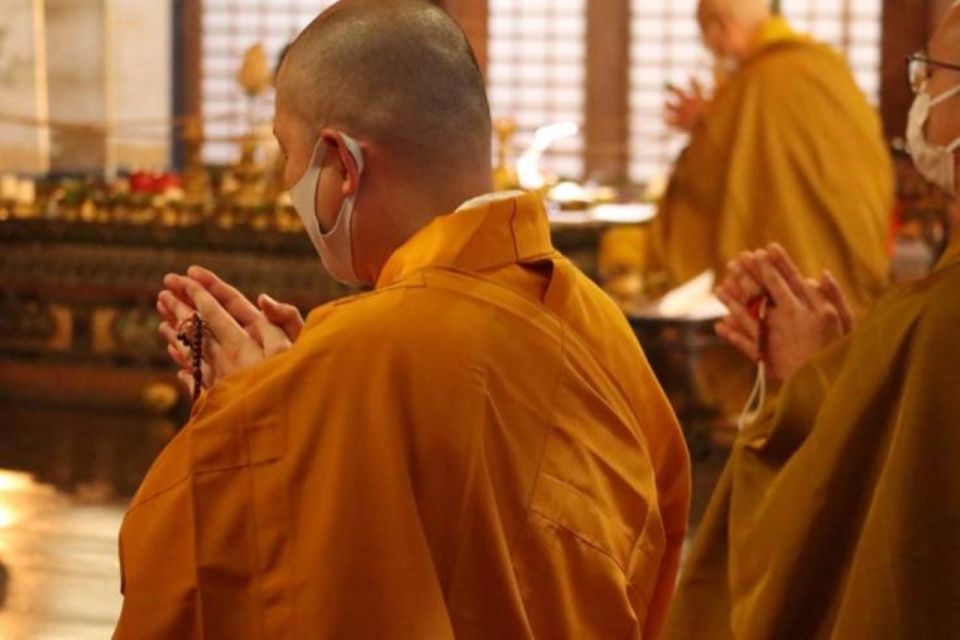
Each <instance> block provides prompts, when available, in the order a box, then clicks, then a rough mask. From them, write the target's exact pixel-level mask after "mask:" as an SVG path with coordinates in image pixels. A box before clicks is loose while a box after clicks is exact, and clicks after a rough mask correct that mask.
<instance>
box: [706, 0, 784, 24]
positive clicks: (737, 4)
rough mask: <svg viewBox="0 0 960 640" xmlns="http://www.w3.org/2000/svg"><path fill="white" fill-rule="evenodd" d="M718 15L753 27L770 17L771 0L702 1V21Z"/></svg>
mask: <svg viewBox="0 0 960 640" xmlns="http://www.w3.org/2000/svg"><path fill="white" fill-rule="evenodd" d="M718 14H719V15H723V16H726V17H728V18H731V19H733V20H736V21H738V22H740V23H742V24H746V25H753V24H756V23H757V22H762V21H764V20H766V19H767V18H769V17H770V0H700V8H699V9H698V11H697V15H699V16H700V18H701V20H702V19H703V18H704V17H705V16H709V15H718Z"/></svg>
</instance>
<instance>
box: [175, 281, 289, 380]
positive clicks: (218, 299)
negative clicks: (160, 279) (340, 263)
mask: <svg viewBox="0 0 960 640" xmlns="http://www.w3.org/2000/svg"><path fill="white" fill-rule="evenodd" d="M164 286H165V287H166V289H165V290H164V291H162V292H161V293H160V295H159V296H158V298H157V311H158V312H159V313H160V315H161V317H162V318H163V322H162V323H161V325H160V333H161V335H163V337H164V338H165V339H166V340H167V343H168V344H167V351H168V353H169V354H170V356H171V358H173V360H174V362H176V363H177V364H178V365H180V367H181V368H182V371H181V372H180V374H179V376H180V379H181V380H182V381H183V382H184V383H185V384H186V385H187V387H188V388H190V389H191V390H192V387H193V375H192V369H193V364H192V362H191V358H190V353H189V350H188V349H187V348H186V347H185V346H184V345H182V344H181V343H180V341H179V340H178V338H177V333H178V331H177V329H178V327H179V326H180V325H181V324H182V323H183V322H184V321H185V320H189V319H190V318H191V317H192V316H193V314H194V313H195V312H199V313H200V315H201V316H202V317H203V319H204V321H205V323H206V328H207V334H206V336H205V346H204V349H203V352H204V353H203V363H202V379H203V386H204V388H210V387H211V386H213V385H214V384H215V383H216V381H217V380H219V379H221V378H223V377H225V376H228V375H230V374H232V373H236V372H238V371H241V370H243V369H246V368H248V367H250V366H253V365H255V364H257V363H258V362H260V361H262V360H264V359H266V358H268V357H270V356H273V355H276V354H278V353H281V352H283V351H285V350H287V349H289V348H290V346H291V345H292V343H293V342H294V341H295V340H296V339H297V337H298V336H299V334H300V331H301V329H302V328H303V318H302V317H301V315H300V312H299V311H298V310H297V308H296V307H294V306H292V305H288V304H282V303H279V302H277V301H275V300H274V299H273V298H271V297H270V296H267V295H265V294H264V295H261V296H260V297H259V298H258V300H257V305H256V306H255V305H254V304H253V303H252V302H250V301H249V300H248V299H247V298H246V297H245V296H244V295H243V294H242V293H240V292H239V291H238V290H237V289H235V288H234V287H232V286H230V285H229V284H227V283H225V282H224V281H223V280H221V279H220V278H219V277H217V275H216V274H214V273H213V272H211V271H208V270H206V269H203V268H201V267H191V268H190V269H189V270H188V271H187V276H182V275H177V274H168V275H167V276H166V277H165V278H164Z"/></svg>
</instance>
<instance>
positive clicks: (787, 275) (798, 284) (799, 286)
mask: <svg viewBox="0 0 960 640" xmlns="http://www.w3.org/2000/svg"><path fill="white" fill-rule="evenodd" d="M763 254H764V255H765V256H766V260H767V262H768V263H769V264H771V265H773V266H774V267H775V268H776V270H777V271H779V272H780V276H781V277H782V278H783V280H784V282H786V283H787V284H788V285H789V286H790V289H791V290H792V291H793V293H794V295H795V296H796V297H797V298H798V299H800V300H805V301H808V295H809V293H810V289H809V287H808V286H807V283H806V278H805V277H804V276H803V274H802V273H801V272H800V269H798V268H797V265H796V264H794V262H793V260H792V259H791V258H790V255H789V254H788V253H787V252H786V250H785V249H784V248H783V247H782V246H780V245H779V244H777V243H773V244H771V245H770V246H769V247H767V249H766V251H764V252H763ZM809 301H810V302H812V300H809Z"/></svg>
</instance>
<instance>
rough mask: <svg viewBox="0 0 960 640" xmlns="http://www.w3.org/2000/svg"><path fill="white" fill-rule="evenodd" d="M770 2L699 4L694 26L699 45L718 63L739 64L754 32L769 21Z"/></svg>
mask: <svg viewBox="0 0 960 640" xmlns="http://www.w3.org/2000/svg"><path fill="white" fill-rule="evenodd" d="M771 17H772V13H771V11H770V0H700V5H699V6H698V7H697V22H698V23H699V24H700V32H701V34H702V35H703V41H704V44H705V45H706V47H707V49H709V50H710V51H711V52H713V54H714V55H715V56H717V58H719V59H724V58H726V59H734V60H736V61H738V62H743V60H744V59H746V57H747V56H748V55H749V54H750V50H751V45H752V43H753V41H754V39H755V37H756V34H757V32H758V30H760V29H761V28H762V27H763V25H764V24H765V23H766V22H767V21H768V20H770V18H771Z"/></svg>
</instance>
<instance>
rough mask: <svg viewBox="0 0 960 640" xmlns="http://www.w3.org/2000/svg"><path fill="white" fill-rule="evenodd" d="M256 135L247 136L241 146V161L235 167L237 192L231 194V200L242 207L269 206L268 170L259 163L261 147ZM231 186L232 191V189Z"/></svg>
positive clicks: (234, 174) (233, 173)
mask: <svg viewBox="0 0 960 640" xmlns="http://www.w3.org/2000/svg"><path fill="white" fill-rule="evenodd" d="M259 142H260V141H259V139H258V138H257V137H256V136H255V135H250V136H247V137H246V138H244V139H243V141H242V142H241V146H240V160H239V162H237V163H236V164H235V165H234V166H233V171H232V172H231V173H232V176H233V177H234V179H235V180H236V191H235V192H233V193H230V194H229V197H230V200H231V201H232V202H233V203H235V204H236V205H238V206H241V207H258V206H262V205H265V204H267V197H266V196H267V180H266V174H267V172H266V169H265V168H264V167H263V166H261V165H260V163H258V162H257V157H256V156H257V151H258V148H259V146H260V144H259ZM232 186H233V185H231V189H232Z"/></svg>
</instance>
